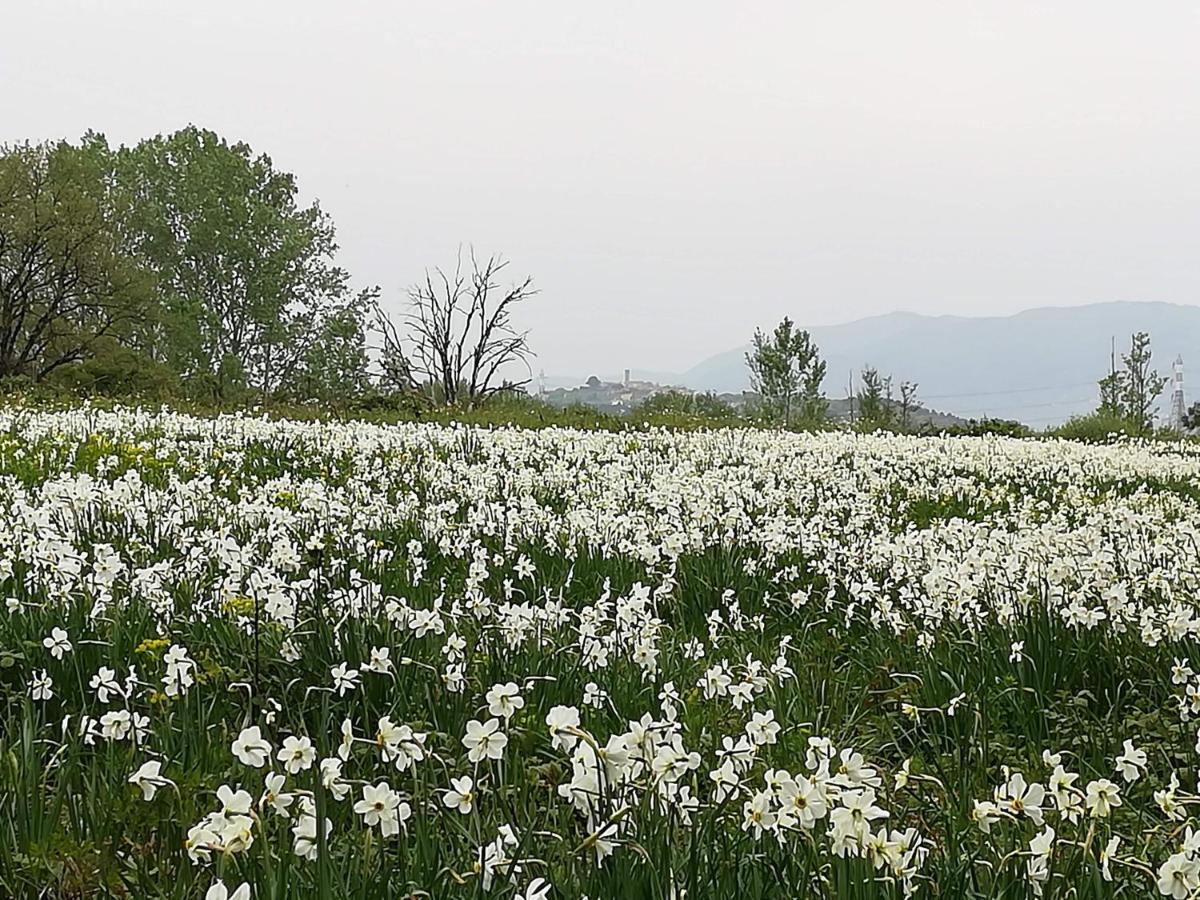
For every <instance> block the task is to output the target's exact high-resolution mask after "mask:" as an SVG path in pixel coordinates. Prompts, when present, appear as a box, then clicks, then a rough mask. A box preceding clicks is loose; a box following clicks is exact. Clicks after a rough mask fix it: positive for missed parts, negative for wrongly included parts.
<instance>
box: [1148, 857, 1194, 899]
mask: <svg viewBox="0 0 1200 900" xmlns="http://www.w3.org/2000/svg"><path fill="white" fill-rule="evenodd" d="M1197 888H1200V860H1197V859H1196V858H1195V857H1193V856H1192V855H1191V854H1188V853H1175V854H1173V855H1172V856H1170V857H1169V858H1168V859H1167V861H1166V862H1165V863H1163V864H1162V865H1161V866H1160V867H1159V869H1158V892H1159V893H1160V894H1162V895H1163V896H1164V897H1170V898H1172V900H1187V898H1189V897H1191V896H1192V893H1193V892H1194V891H1195V890H1196V889H1197Z"/></svg>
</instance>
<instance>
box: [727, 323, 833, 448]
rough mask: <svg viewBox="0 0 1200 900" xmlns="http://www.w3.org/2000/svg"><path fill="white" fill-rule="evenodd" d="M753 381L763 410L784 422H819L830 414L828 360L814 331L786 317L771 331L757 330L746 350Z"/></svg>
mask: <svg viewBox="0 0 1200 900" xmlns="http://www.w3.org/2000/svg"><path fill="white" fill-rule="evenodd" d="M746 365H747V366H749V368H750V382H751V384H752V385H753V387H754V390H756V391H757V392H758V393H759V395H760V396H761V397H762V401H761V402H762V411H763V413H764V414H765V415H766V416H768V417H769V418H773V419H776V420H778V421H780V422H782V423H783V424H785V425H787V424H791V423H793V422H795V421H799V422H800V423H803V424H809V425H817V424H820V423H821V422H824V421H825V419H826V418H828V413H829V410H828V404H827V403H826V402H825V396H824V394H822V392H821V382H822V381H823V380H824V378H825V362H824V360H822V359H821V356H820V352H819V350H818V348H817V345H816V344H815V343H813V340H812V337H811V335H809V333H808V332H807V331H804V330H803V329H800V328H796V327H795V324H794V323H793V322H792V320H791V319H790V318H787V317H785V318H784V319H783V321H782V322H780V323H779V324H778V325H776V326H775V330H774V331H773V332H772V333H771V334H769V335H768V334H765V333H763V331H762V330H761V329H757V328H756V329H755V330H754V342H753V348H752V349H751V351H750V352H749V353H747V354H746Z"/></svg>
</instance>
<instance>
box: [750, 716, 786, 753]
mask: <svg viewBox="0 0 1200 900" xmlns="http://www.w3.org/2000/svg"><path fill="white" fill-rule="evenodd" d="M746 735H747V737H749V738H750V740H752V741H754V743H755V745H756V746H759V747H763V746H766V745H768V744H774V743H775V741H776V740H777V738H778V735H779V723H778V722H776V721H775V710H773V709H768V710H767V711H766V712H761V713H759V712H756V713H755V714H754V715H753V716H752V717H751V718H750V721H749V722H748V723H747V725H746Z"/></svg>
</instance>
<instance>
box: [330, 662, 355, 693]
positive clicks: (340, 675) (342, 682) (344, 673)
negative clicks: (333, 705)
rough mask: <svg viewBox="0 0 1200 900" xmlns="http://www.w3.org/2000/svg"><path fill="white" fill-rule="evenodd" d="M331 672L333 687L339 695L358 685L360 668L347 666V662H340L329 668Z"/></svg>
mask: <svg viewBox="0 0 1200 900" xmlns="http://www.w3.org/2000/svg"><path fill="white" fill-rule="evenodd" d="M329 674H330V675H332V676H333V689H334V690H335V691H336V692H337V695H338V696H339V697H344V696H345V695H346V694H348V693H349V692H350V691H352V690H354V689H355V688H356V687H358V679H359V676H358V669H350V668H347V667H346V664H345V663H338V664H337V665H336V666H334V667H333V668H331V669H330V670H329Z"/></svg>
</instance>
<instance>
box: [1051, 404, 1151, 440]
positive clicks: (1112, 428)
mask: <svg viewBox="0 0 1200 900" xmlns="http://www.w3.org/2000/svg"><path fill="white" fill-rule="evenodd" d="M1047 434H1049V435H1050V436H1051V437H1058V438H1066V439H1067V440H1071V441H1083V442H1084V443H1104V442H1106V441H1111V440H1112V439H1113V438H1118V437H1131V436H1133V435H1136V434H1138V430H1137V428H1136V427H1135V426H1134V425H1133V424H1132V423H1131V422H1130V421H1129V420H1128V419H1127V418H1125V417H1124V416H1114V415H1112V414H1106V413H1103V412H1094V413H1089V414H1088V415H1085V416H1072V417H1071V418H1070V419H1068V420H1067V422H1065V423H1064V424H1062V425H1059V426H1058V427H1056V428H1052V429H1050V430H1049V431H1048V432H1047Z"/></svg>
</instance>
